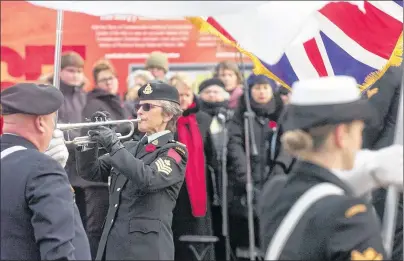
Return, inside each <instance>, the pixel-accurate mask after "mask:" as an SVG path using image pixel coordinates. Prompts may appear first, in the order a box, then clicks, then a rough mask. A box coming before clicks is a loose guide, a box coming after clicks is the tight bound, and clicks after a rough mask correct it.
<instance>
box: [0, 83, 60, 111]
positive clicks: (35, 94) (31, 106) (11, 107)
mask: <svg viewBox="0 0 404 261" xmlns="http://www.w3.org/2000/svg"><path fill="white" fill-rule="evenodd" d="M63 100H64V97H63V94H62V92H61V91H59V90H58V89H57V88H56V87H54V86H52V85H45V84H35V83H18V84H16V85H13V86H11V87H9V88H7V89H5V90H4V91H2V92H1V106H2V111H3V114H4V115H7V114H15V113H22V114H30V115H47V114H51V113H53V112H55V111H57V110H58V109H59V108H60V107H61V106H62V104H63Z"/></svg>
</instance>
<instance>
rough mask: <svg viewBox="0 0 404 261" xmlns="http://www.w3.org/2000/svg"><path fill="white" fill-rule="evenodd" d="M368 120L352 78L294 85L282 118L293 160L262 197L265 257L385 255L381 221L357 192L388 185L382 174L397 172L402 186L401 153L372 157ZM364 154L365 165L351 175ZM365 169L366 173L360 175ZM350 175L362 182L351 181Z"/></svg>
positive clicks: (386, 151) (367, 106) (286, 146)
mask: <svg viewBox="0 0 404 261" xmlns="http://www.w3.org/2000/svg"><path fill="white" fill-rule="evenodd" d="M373 120H374V116H373V114H372V107H371V105H370V104H369V103H368V101H366V100H363V99H361V96H360V92H359V89H358V88H357V83H356V81H355V79H354V78H352V77H347V76H333V77H323V78H320V79H312V80H306V81H301V82H297V83H295V84H294V85H293V92H292V95H291V98H290V104H289V105H288V107H287V108H286V110H285V111H284V114H283V117H282V118H281V124H282V125H283V130H284V133H283V135H282V136H281V141H282V145H283V147H284V149H285V150H286V151H287V152H288V153H289V154H291V155H292V156H294V157H296V158H297V160H298V162H297V164H296V165H295V166H294V168H293V170H292V173H291V174H290V175H289V177H288V178H287V179H285V180H284V181H283V183H278V185H277V186H273V187H272V189H268V190H267V192H268V193H267V194H265V197H264V196H263V197H262V198H261V202H260V206H261V207H260V214H259V216H260V220H259V221H260V231H261V239H262V246H263V249H262V250H264V251H266V255H265V260H320V259H321V260H365V259H366V260H384V258H387V259H388V257H386V256H385V249H384V246H383V242H382V238H381V226H380V221H379V220H378V218H377V216H376V215H375V212H374V210H373V207H372V206H371V204H370V202H367V201H366V200H365V199H364V198H362V197H359V196H361V195H363V194H362V193H363V192H369V190H372V189H375V188H377V187H378V186H380V184H385V183H384V180H383V179H384V178H383V177H382V176H384V177H387V176H390V177H391V176H395V177H401V187H402V165H403V155H402V146H397V147H392V148H387V149H384V151H382V150H381V151H378V152H376V153H377V157H373V156H370V155H375V154H372V153H373V152H370V151H367V152H366V151H360V150H361V147H362V132H363V128H364V125H365V122H367V123H371V124H373V123H374V122H373ZM363 153H365V154H363ZM369 153H370V154H369ZM369 156H370V162H369V158H368V157H369ZM361 157H364V159H365V161H366V164H365V165H366V166H365V167H364V168H363V169H361V171H360V172H355V170H357V166H358V163H360V161H358V159H359V158H361ZM386 159H387V161H390V162H389V163H388V164H385V163H383V162H386ZM354 166H355V169H353V168H354ZM364 170H371V171H367V172H368V173H371V174H369V175H366V174H365V175H362V173H365V172H366V171H364ZM377 172H380V173H381V174H382V175H378V174H376V173H377ZM358 173H359V176H358V175H357V174H358ZM380 173H379V174H380ZM352 176H355V177H358V178H360V180H358V181H357V182H355V183H352V182H353V180H352V178H351V177H352ZM355 184H356V185H355Z"/></svg>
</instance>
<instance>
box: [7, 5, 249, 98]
mask: <svg viewBox="0 0 404 261" xmlns="http://www.w3.org/2000/svg"><path fill="white" fill-rule="evenodd" d="M55 38H56V11H54V10H50V9H46V8H42V7H37V6H34V5H32V4H30V3H27V2H24V1H1V87H2V88H5V87H7V86H10V85H11V84H14V83H16V82H21V81H36V80H38V78H39V77H40V76H41V75H43V74H46V73H51V72H52V70H53V63H54V49H55ZM62 42H63V51H68V50H73V51H76V52H78V53H79V54H80V55H82V56H83V58H84V59H85V68H84V71H85V74H86V76H87V78H89V80H90V83H89V85H88V86H86V88H87V89H88V88H91V87H92V79H91V75H92V74H91V69H92V66H93V65H94V63H95V62H96V61H97V60H98V59H100V58H107V59H109V60H110V61H111V62H112V63H113V64H114V66H115V68H116V70H117V73H118V78H119V82H120V92H121V93H122V92H123V91H125V90H126V78H127V75H128V73H129V71H131V70H133V69H136V68H141V67H142V66H143V64H144V62H145V59H146V57H147V56H148V54H149V53H150V52H151V51H154V50H159V51H162V52H165V53H167V54H168V56H169V62H170V70H176V68H177V69H178V70H180V69H184V68H190V67H192V68H194V69H195V71H203V69H201V68H208V67H212V66H213V65H214V64H216V63H217V62H219V61H221V60H234V61H238V60H239V54H238V53H237V52H236V51H235V50H234V49H231V48H228V47H224V46H222V45H221V43H220V42H218V39H217V38H216V37H214V36H211V35H204V34H200V33H199V32H198V31H197V29H196V28H194V27H193V26H192V25H191V24H190V23H189V22H188V21H186V20H183V19H177V20H152V19H146V18H141V17H136V16H108V17H95V16H90V15H86V14H80V13H73V12H64V22H63V41H62ZM245 61H247V62H248V60H247V59H246V60H245Z"/></svg>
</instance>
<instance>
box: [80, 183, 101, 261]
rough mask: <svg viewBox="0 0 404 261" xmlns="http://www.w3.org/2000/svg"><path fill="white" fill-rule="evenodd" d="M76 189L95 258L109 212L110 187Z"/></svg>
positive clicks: (92, 255) (92, 254) (82, 217)
mask: <svg viewBox="0 0 404 261" xmlns="http://www.w3.org/2000/svg"><path fill="white" fill-rule="evenodd" d="M75 191H76V193H75V194H76V204H77V207H78V208H79V211H80V216H81V219H82V221H83V225H84V228H85V230H86V233H87V237H88V240H89V243H90V251H91V257H92V259H93V260H94V259H95V256H96V254H97V249H98V244H99V242H100V239H101V235H102V229H103V225H104V221H105V218H106V216H107V212H108V206H109V191H108V187H107V186H99V187H96V186H94V187H86V188H75Z"/></svg>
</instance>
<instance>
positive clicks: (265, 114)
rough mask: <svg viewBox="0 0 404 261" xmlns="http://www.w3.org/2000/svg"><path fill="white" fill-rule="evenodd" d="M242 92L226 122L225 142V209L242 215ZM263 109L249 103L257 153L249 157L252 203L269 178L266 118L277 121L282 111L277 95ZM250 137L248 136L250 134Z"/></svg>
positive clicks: (269, 131) (270, 131)
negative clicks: (226, 190) (226, 199)
mask: <svg viewBox="0 0 404 261" xmlns="http://www.w3.org/2000/svg"><path fill="white" fill-rule="evenodd" d="M244 99H245V98H244V95H243V96H241V97H240V102H239V108H238V109H237V110H236V111H235V113H234V115H233V118H232V119H231V121H230V123H229V128H228V130H229V142H228V154H227V172H228V178H229V187H228V188H229V189H228V195H229V211H230V213H231V214H235V215H240V216H246V215H247V201H246V189H245V185H246V180H247V179H246V173H247V167H246V154H245V135H244V133H245V132H244V112H245V111H246V105H245V100H244ZM270 104H271V105H269V106H268V107H267V108H266V109H264V110H263V109H262V108H261V109H259V108H258V107H259V106H258V107H257V106H254V102H252V110H253V112H254V113H255V117H254V121H253V130H254V136H255V144H256V146H257V150H258V155H257V156H250V160H251V174H252V180H253V186H254V203H255V201H256V198H257V196H258V195H259V193H260V190H261V188H262V187H263V185H264V183H265V182H266V181H267V180H268V178H269V174H270V173H269V170H270V166H271V162H270V160H269V151H270V142H271V138H272V135H273V129H271V128H270V127H269V125H270V121H275V122H276V121H277V120H278V117H279V115H280V113H281V111H282V107H283V103H282V100H281V98H280V97H279V96H278V95H275V96H274V98H273V99H272V100H271V101H270ZM250 137H251V136H250Z"/></svg>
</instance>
